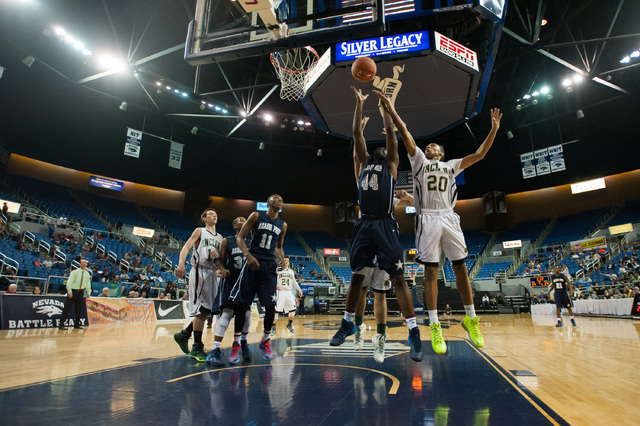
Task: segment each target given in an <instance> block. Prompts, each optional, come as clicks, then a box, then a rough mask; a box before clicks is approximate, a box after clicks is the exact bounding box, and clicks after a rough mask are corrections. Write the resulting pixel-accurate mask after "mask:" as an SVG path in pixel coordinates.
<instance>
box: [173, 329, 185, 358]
mask: <svg viewBox="0 0 640 426" xmlns="http://www.w3.org/2000/svg"><path fill="white" fill-rule="evenodd" d="M173 340H175V341H176V343H177V344H178V346H180V349H181V350H182V352H184V353H185V354H187V355H189V336H187V335H186V334H184V333H183V332H182V331H178V332H177V333H176V334H174V335H173Z"/></svg>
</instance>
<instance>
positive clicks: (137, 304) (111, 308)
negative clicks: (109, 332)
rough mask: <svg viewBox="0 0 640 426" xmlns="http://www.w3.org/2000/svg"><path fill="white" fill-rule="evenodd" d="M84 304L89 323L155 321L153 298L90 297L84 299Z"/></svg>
mask: <svg viewBox="0 0 640 426" xmlns="http://www.w3.org/2000/svg"><path fill="white" fill-rule="evenodd" d="M86 305H87V315H88V316H89V322H90V323H91V324H111V323H114V322H120V321H123V322H126V323H130V324H134V323H148V322H155V321H156V316H155V314H154V312H153V299H124V298H121V299H114V298H109V297H95V298H94V297H90V298H88V299H87V300H86Z"/></svg>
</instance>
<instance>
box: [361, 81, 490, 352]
mask: <svg viewBox="0 0 640 426" xmlns="http://www.w3.org/2000/svg"><path fill="white" fill-rule="evenodd" d="M373 93H375V94H376V96H377V97H378V99H380V101H381V102H382V103H383V105H384V108H385V109H386V110H387V111H388V112H389V113H390V114H391V117H392V119H393V124H395V126H396V128H397V129H398V131H400V135H401V136H402V141H403V142H404V146H405V148H406V149H407V154H408V155H409V161H410V163H411V170H412V172H413V189H414V190H413V195H414V197H415V199H414V205H415V208H416V213H417V214H416V247H417V248H418V253H417V254H416V257H415V259H416V261H418V262H420V263H423V264H424V265H425V284H424V296H425V302H426V303H425V305H426V306H427V309H428V314H429V322H430V328H431V346H432V347H433V350H434V352H436V353H438V354H444V353H445V352H446V351H447V345H446V343H445V341H444V338H443V337H442V328H441V326H440V321H439V320H438V308H437V305H438V282H437V280H438V262H439V261H440V255H441V253H442V251H444V253H445V255H446V256H447V257H448V258H449V260H450V261H451V265H452V266H453V271H454V273H455V275H456V287H457V288H458V292H459V293H460V297H461V298H462V303H463V305H464V310H465V313H466V315H465V317H464V319H463V320H462V322H461V325H462V327H463V328H464V329H465V330H466V331H467V333H468V334H469V338H470V339H471V341H472V342H473V343H474V344H475V345H476V346H478V347H482V346H484V339H483V337H482V333H481V332H480V327H479V320H478V317H477V316H476V312H475V308H474V305H473V294H472V289H471V283H470V281H469V274H468V272H467V265H466V262H465V260H466V258H467V246H466V243H465V241H464V234H463V233H462V228H461V227H460V217H459V216H458V215H457V214H456V213H455V212H454V211H453V207H454V206H455V204H456V200H457V198H458V190H457V188H456V184H455V177H456V175H458V174H459V173H460V172H461V171H462V170H464V169H466V168H468V167H469V166H471V165H473V164H475V163H477V162H478V161H480V160H482V159H483V158H484V156H485V155H487V152H489V149H490V148H491V146H492V145H493V140H494V139H495V136H496V133H497V132H498V129H499V128H500V120H501V119H502V114H501V113H500V110H499V109H497V108H495V109H492V110H491V131H490V132H489V135H488V136H487V138H486V139H485V140H484V142H483V143H482V145H480V147H479V148H478V150H477V151H476V152H474V153H473V154H470V155H467V156H466V157H464V158H459V159H454V160H449V161H447V162H444V161H443V160H444V148H443V147H442V146H441V145H438V144H435V143H431V144H429V145H427V147H426V148H425V150H424V152H422V151H421V150H420V149H418V148H417V146H416V143H415V141H414V140H413V136H411V133H409V130H407V126H406V124H405V123H404V122H403V121H402V119H401V118H400V116H399V115H398V113H397V112H396V110H395V108H394V106H393V105H392V104H391V102H390V101H389V99H387V98H386V97H385V96H384V95H383V94H382V93H381V92H379V91H377V90H374V91H373Z"/></svg>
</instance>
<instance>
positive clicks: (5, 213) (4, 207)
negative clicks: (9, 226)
mask: <svg viewBox="0 0 640 426" xmlns="http://www.w3.org/2000/svg"><path fill="white" fill-rule="evenodd" d="M8 214H9V205H8V204H7V202H6V201H5V202H4V204H3V205H2V216H4V220H5V221H7V220H8V219H9V216H8Z"/></svg>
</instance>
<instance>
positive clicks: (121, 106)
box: [119, 102, 129, 111]
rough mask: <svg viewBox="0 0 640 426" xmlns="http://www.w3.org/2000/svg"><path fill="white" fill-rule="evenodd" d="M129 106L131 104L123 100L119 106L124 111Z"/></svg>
mask: <svg viewBox="0 0 640 426" xmlns="http://www.w3.org/2000/svg"><path fill="white" fill-rule="evenodd" d="M128 106H129V104H128V103H126V102H122V103H121V104H120V107H119V108H120V109H121V110H122V111H126V110H127V107H128Z"/></svg>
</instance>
